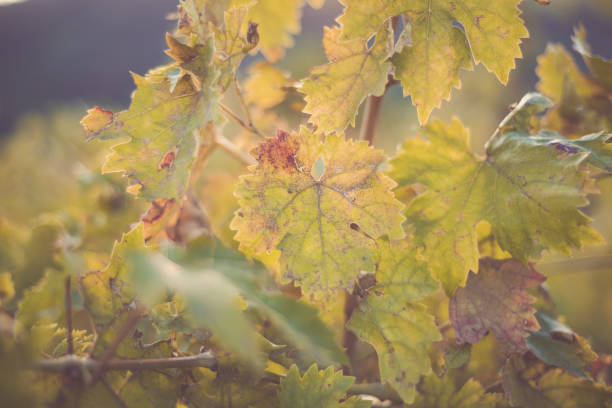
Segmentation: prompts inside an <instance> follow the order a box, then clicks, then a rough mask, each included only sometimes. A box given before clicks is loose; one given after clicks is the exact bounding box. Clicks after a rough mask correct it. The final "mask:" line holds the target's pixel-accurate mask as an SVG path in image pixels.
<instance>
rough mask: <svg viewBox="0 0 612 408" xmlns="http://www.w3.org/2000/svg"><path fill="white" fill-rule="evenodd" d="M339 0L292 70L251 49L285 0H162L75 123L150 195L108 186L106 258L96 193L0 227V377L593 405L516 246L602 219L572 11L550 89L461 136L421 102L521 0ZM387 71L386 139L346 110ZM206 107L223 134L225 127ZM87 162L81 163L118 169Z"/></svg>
mask: <svg viewBox="0 0 612 408" xmlns="http://www.w3.org/2000/svg"><path fill="white" fill-rule="evenodd" d="M309 3H310V4H311V5H312V6H313V7H318V6H321V5H322V3H323V2H322V1H314V0H312V1H310V2H309ZM342 3H343V4H344V6H345V10H344V13H343V14H342V16H340V17H339V18H338V23H339V25H338V26H334V27H331V28H326V29H325V32H324V35H323V48H324V50H325V53H326V55H327V58H328V59H329V62H328V63H327V64H325V65H321V66H317V67H314V68H312V70H311V71H310V74H309V76H308V77H307V78H305V79H303V80H302V81H296V80H294V79H292V78H290V76H289V75H288V74H286V73H285V72H283V71H281V70H280V69H278V68H277V67H275V66H274V65H272V64H274V63H276V62H277V61H278V60H279V59H280V58H282V56H283V53H284V48H286V47H288V46H291V45H292V38H291V34H296V33H297V32H299V16H300V13H301V8H302V7H303V6H304V1H303V0H295V1H293V0H292V1H285V0H283V1H281V0H252V1H247V0H181V2H180V4H179V8H178V12H177V13H176V16H175V17H176V19H177V20H178V24H177V29H176V31H175V32H174V33H173V34H167V36H166V41H167V44H168V47H169V49H168V50H167V51H166V52H167V54H168V55H169V56H170V57H171V58H172V62H171V63H169V64H167V65H164V66H161V67H158V68H155V69H152V70H150V71H149V72H148V73H146V74H145V75H144V76H140V75H136V74H134V82H135V84H136V90H135V92H134V94H133V96H132V102H131V104H130V106H129V108H128V109H127V110H125V111H122V112H118V113H114V112H111V111H108V110H105V109H102V108H99V107H95V108H93V109H90V110H89V111H88V114H87V116H85V117H84V118H83V120H82V122H81V123H82V124H83V127H84V128H85V132H86V134H87V137H88V138H89V139H98V140H113V141H114V142H115V145H114V146H113V147H112V153H111V154H110V155H109V156H108V157H107V159H106V162H105V163H104V165H103V169H102V171H103V173H104V174H107V173H121V174H122V175H123V176H125V177H126V178H127V179H128V180H129V185H128V187H127V192H128V193H131V194H133V195H137V196H138V197H139V198H140V199H141V200H142V201H144V202H146V203H147V205H149V208H148V209H147V210H146V211H145V212H144V213H142V215H141V217H140V221H138V220H137V215H136V216H135V217H134V212H135V211H136V214H138V209H134V208H132V207H131V206H128V205H124V206H123V207H120V208H119V207H113V206H111V207H110V208H107V210H108V211H107V212H109V214H113V215H114V216H116V217H119V216H121V217H123V216H127V217H134V218H132V220H133V221H134V222H135V223H134V224H133V225H132V227H131V228H130V229H129V231H128V232H126V233H125V234H124V235H123V237H122V238H121V240H119V241H118V242H116V243H115V245H114V247H113V249H112V252H111V254H110V258H109V259H108V262H106V263H104V262H101V261H100V253H99V252H100V251H101V249H100V248H101V247H102V246H103V244H100V243H97V242H96V239H101V236H103V235H105V234H111V235H112V236H115V235H114V234H118V232H119V231H120V230H121V225H120V224H121V223H115V222H113V219H114V218H113V217H112V216H111V215H108V216H107V218H108V219H107V218H105V220H106V221H105V222H102V223H101V222H96V221H95V220H92V219H89V218H87V217H85V218H78V217H72V218H71V217H68V216H66V215H65V214H64V216H62V217H60V216H57V215H56V216H54V217H50V216H48V217H46V218H43V219H41V220H39V221H38V223H39V225H38V226H37V227H36V228H34V229H32V231H31V233H30V234H29V236H28V234H18V233H16V232H15V229H17V227H15V226H13V225H10V224H8V223H6V222H4V221H3V222H2V224H0V240H2V245H1V246H0V251H2V252H0V255H2V257H1V258H0V302H1V303H0V306H1V314H0V318H1V319H0V357H1V358H2V360H3V361H7V364H4V363H3V365H2V367H1V368H0V390H2V395H3V398H4V396H5V395H7V397H6V399H5V400H8V401H16V402H15V403H14V404H13V405H15V406H17V405H19V404H23V403H25V402H26V401H27V404H29V406H36V405H37V404H40V405H47V406H58V407H59V406H78V407H89V406H90V407H95V406H104V407H114V406H117V407H126V406H127V407H132V406H133V407H141V406H143V407H149V406H151V407H158V406H161V407H202V406H207V407H208V406H212V407H259V406H261V407H264V406H265V407H284V408H288V407H313V408H314V407H335V406H338V407H360V408H361V407H363V408H365V407H368V406H370V405H371V401H372V400H374V401H375V402H374V403H375V404H380V403H383V402H382V401H384V400H389V403H390V404H394V405H403V406H408V407H455V408H457V407H459V408H461V407H491V408H493V407H504V406H521V407H527V408H529V407H548V406H550V407H556V406H563V407H578V406H580V407H594V408H595V407H598V408H600V407H612V388H610V387H609V386H608V385H606V384H605V378H604V379H603V380H602V378H601V376H599V375H598V374H599V373H600V372H602V371H605V370H604V368H606V367H608V366H609V363H610V361H609V359H606V358H605V356H599V355H597V354H596V353H594V352H593V351H592V349H591V347H590V345H589V343H588V342H587V340H586V339H584V338H582V337H580V336H579V335H578V334H576V333H574V332H573V331H572V330H571V329H570V328H568V327H567V326H565V325H564V324H562V323H560V322H559V321H558V320H559V319H558V318H557V317H556V316H555V313H554V310H553V308H552V307H550V305H546V301H545V298H544V297H542V296H539V295H538V293H539V292H537V291H536V290H535V289H540V290H542V288H541V284H542V283H543V282H544V281H545V279H546V278H545V276H543V275H542V274H540V273H539V272H538V271H537V265H536V264H534V262H535V261H537V260H538V258H539V257H540V256H541V254H542V252H543V251H557V252H561V253H569V252H570V251H571V250H573V249H580V248H581V247H582V246H583V245H587V244H596V243H599V242H601V237H600V236H599V234H598V233H597V232H596V231H595V230H594V229H593V228H592V227H591V225H590V224H591V219H590V218H589V217H588V216H586V215H585V214H584V213H583V212H582V210H581V209H582V208H583V207H585V206H586V205H587V204H588V199H587V195H588V194H589V193H594V192H596V185H595V181H596V177H597V176H600V175H603V174H606V173H609V172H610V171H612V145H610V144H609V139H610V135H608V134H606V133H605V131H606V130H608V129H609V126H610V120H611V118H610V116H609V115H610V114H609V112H610V111H611V109H610V106H609V104H610V97H609V96H610V92H611V89H612V86H611V85H610V78H611V77H612V75H611V73H612V62H610V61H606V60H604V59H602V58H601V57H598V56H594V55H592V54H591V51H590V50H589V47H588V45H587V43H586V37H585V33H584V30H582V29H580V30H578V31H577V32H576V35H575V38H574V43H575V48H576V50H577V51H578V52H579V53H580V54H582V56H583V57H584V59H585V62H586V64H587V65H588V67H589V69H590V74H584V73H582V72H580V70H579V69H578V68H577V67H576V65H575V64H574V63H573V61H572V60H571V57H570V56H569V54H568V53H567V52H566V51H564V50H563V49H562V48H561V47H560V46H551V47H550V48H549V49H548V50H547V52H546V54H545V55H544V56H542V57H541V59H540V65H539V68H538V73H539V75H540V78H541V82H540V84H539V88H540V91H541V92H542V93H544V94H546V95H548V96H544V95H542V94H539V93H531V94H527V95H526V96H525V97H524V98H523V99H522V100H521V101H520V102H518V103H517V104H516V105H515V106H514V107H513V108H512V110H511V112H510V113H509V114H508V116H507V117H506V118H504V119H503V120H502V122H501V123H500V125H499V127H498V129H497V130H496V131H495V133H494V134H493V135H492V136H491V138H490V139H489V141H488V142H487V144H486V146H485V150H484V155H483V156H480V155H477V154H476V153H474V152H473V151H472V149H471V147H470V143H469V131H468V130H467V129H466V128H465V127H464V126H463V124H462V123H461V122H460V121H459V120H458V119H453V120H452V121H451V123H444V122H441V121H438V120H433V121H428V119H429V116H430V114H431V112H432V110H433V109H434V108H435V107H436V106H438V105H439V104H440V102H441V100H443V99H446V98H448V97H449V95H450V90H451V88H452V87H459V85H460V81H459V77H458V72H459V70H460V68H465V69H470V68H471V67H472V64H473V63H476V64H477V63H480V62H482V63H483V64H484V65H485V66H486V67H487V69H489V70H490V71H491V72H493V73H494V74H495V75H496V76H497V77H498V78H499V79H500V81H501V82H502V83H505V82H507V80H508V75H509V72H510V70H511V69H512V68H513V67H514V59H515V58H518V57H520V56H521V52H520V48H519V44H520V41H521V39H522V38H525V37H527V35H528V34H527V30H526V28H525V27H524V25H523V23H522V21H521V19H520V17H519V14H520V11H519V9H518V7H517V6H518V3H519V1H518V0H500V1H496V2H487V1H481V0H456V1H449V2H431V1H424V0H422V1H421V0H401V1H391V0H388V1H387V0H383V1H369V0H368V1H363V0H344V1H342ZM258 51H261V53H262V54H263V55H264V57H265V58H266V59H267V62H258V63H256V64H254V65H253V66H252V67H251V68H250V70H249V78H248V79H247V81H246V82H245V86H244V88H245V94H244V95H243V92H242V90H241V86H240V83H239V81H238V79H237V71H238V69H239V67H240V66H241V63H242V60H243V59H244V58H245V57H246V56H247V54H249V53H256V52H258ZM395 83H400V84H401V86H402V87H403V89H404V93H405V94H406V95H410V96H411V100H412V102H413V103H414V105H415V106H416V109H417V111H418V114H419V120H420V122H421V124H422V125H423V127H422V128H421V129H420V132H419V133H420V134H419V135H418V136H417V137H414V138H409V139H407V140H406V142H405V143H404V145H403V146H402V148H401V150H400V151H399V152H398V153H397V155H396V156H395V157H393V158H392V159H391V160H390V161H389V162H388V158H387V157H386V156H385V154H384V153H383V152H382V151H381V150H377V149H375V148H374V147H372V146H371V145H370V144H371V143H370V142H371V141H372V136H373V135H372V134H370V135H368V134H367V132H366V134H365V136H364V139H365V140H359V141H356V140H351V139H347V138H346V137H345V136H344V134H343V132H344V131H345V130H346V128H347V127H348V126H349V125H350V124H354V123H355V118H356V115H357V113H358V110H359V107H360V105H361V104H362V102H363V101H364V100H365V99H366V98H368V101H372V100H374V99H373V98H376V97H381V96H382V95H383V94H384V93H385V91H386V89H387V88H388V87H390V86H393V85H394V84H395ZM296 93H297V94H298V95H296ZM232 94H234V95H233V96H234V98H235V99H236V100H237V101H238V102H239V103H240V105H241V106H242V107H243V109H244V116H245V119H244V120H243V119H241V118H240V117H239V115H237V114H236V113H234V112H233V111H232V110H231V109H230V108H229V107H228V106H227V101H228V100H229V99H231V97H232ZM300 95H302V96H303V100H304V103H303V104H302V105H301V107H302V109H301V110H302V111H303V112H304V113H307V114H309V117H308V121H309V123H310V125H308V124H303V125H302V126H300V127H299V129H298V130H296V131H292V132H286V131H284V130H280V129H278V128H279V127H280V126H279V123H282V118H280V117H279V116H278V110H279V109H278V108H279V107H280V106H283V105H288V106H295V105H296V104H295V103H293V102H295V98H299V97H300ZM549 97H550V99H549ZM292 98H294V99H293V102H292ZM368 103H369V102H368ZM298 105H299V104H298ZM372 111H374V110H372ZM225 117H228V118H230V119H233V120H235V121H236V122H237V123H238V124H239V125H240V126H241V128H242V132H241V133H240V134H238V135H233V137H226V136H225V135H224V130H225V129H226V128H229V126H227V127H226V126H225V125H226V120H225ZM366 119H367V120H368V121H372V120H374V119H375V118H374V117H366ZM275 128H276V129H277V135H276V137H270V138H265V137H263V135H264V134H266V133H268V132H269V131H270V130H272V129H275ZM593 132H594V133H593ZM258 138H260V139H262V138H263V140H258ZM251 147H252V148H253V149H252V150H251V152H250V155H248V154H247V153H246V152H245V149H248V148H251ZM220 152H221V153H222V154H229V155H230V157H232V158H234V159H236V160H237V163H238V164H239V166H237V170H232V169H231V165H228V164H227V163H226V162H227V160H225V159H227V157H223V156H222V159H223V160H224V162H223V164H224V165H225V167H224V168H225V169H227V173H226V174H225V176H223V177H227V178H222V179H221V180H222V181H221V182H219V180H217V181H216V182H215V178H216V177H217V174H218V173H214V171H213V169H212V168H211V167H212V166H211V162H212V161H214V160H215V157H217V156H216V155H218V154H219V153H220ZM389 164H390V167H389ZM244 166H248V168H247V169H245V168H244ZM241 173H242V175H241V176H240V177H238V175H239V174H241ZM104 177H105V178H102V179H97V180H95V181H93V182H92V183H94V184H96V183H99V184H104V183H106V184H110V185H112V186H115V185H116V184H114V183H115V182H114V181H113V182H111V180H112V178H111V177H110V176H108V175H106V176H104ZM106 177H108V178H106ZM221 184H226V186H222V185H221ZM228 186H229V189H228ZM113 191H114V193H115V196H116V197H118V198H117V199H118V200H120V201H121V202H124V201H123V200H128V199H127V198H126V197H125V194H124V193H123V192H121V191H115V190H113ZM232 193H233V194H234V195H233V196H232ZM128 207H129V208H128ZM228 208H229V210H228ZM233 210H235V212H233V214H232V213H231V211H233ZM74 218H78V219H76V220H75V219H74ZM230 218H231V220H230ZM109 219H110V221H109ZM101 224H103V225H105V226H106V228H102V227H100V225H101ZM117 225H120V226H119V227H117ZM113 227H114V228H113ZM117 228H119V231H117V230H116V229H117ZM230 231H231V232H230ZM232 234H233V238H234V240H231V235H232ZM15 236H20V237H22V238H20V240H21V242H18V243H16V242H14V239H12V237H15ZM232 246H234V247H235V248H232ZM34 254H35V256H34ZM440 310H442V312H440ZM338 312H340V313H338ZM445 317H446V318H448V319H449V321H448V322H446V323H445V321H444V320H442V319H444V318H445ZM341 337H343V338H342V340H343V346H344V348H345V350H343V347H341V346H340V344H339V340H340V339H341ZM487 342H489V343H491V342H492V344H493V346H491V347H490V349H486V348H485V346H486V344H487ZM486 347H488V346H486ZM483 350H484V351H483ZM492 358H495V359H498V360H499V361H501V363H500V364H499V366H498V367H495V369H494V370H493V371H494V372H493V375H492V376H491V378H490V380H491V381H490V383H489V385H487V387H486V388H485V387H484V386H483V385H482V383H481V380H480V379H482V372H484V371H485V367H486V364H487V362H488V361H489V360H491V359H492ZM371 361H373V363H371ZM595 363H597V364H595ZM502 365H503V367H502ZM319 367H322V369H321V370H320V369H319ZM602 367H604V368H602ZM341 369H342V371H341ZM349 373H350V374H352V375H353V376H348V375H345V374H349ZM366 380H369V382H366ZM32 390H34V392H32ZM362 396H369V397H368V398H365V397H362Z"/></svg>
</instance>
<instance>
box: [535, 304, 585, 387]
mask: <svg viewBox="0 0 612 408" xmlns="http://www.w3.org/2000/svg"><path fill="white" fill-rule="evenodd" d="M536 317H537V319H538V323H539V324H540V327H541V329H540V330H539V331H534V332H532V333H531V334H530V335H529V337H528V338H527V339H526V341H527V347H529V350H530V351H531V352H532V353H533V354H535V355H536V357H538V358H539V359H540V360H542V361H543V362H545V363H546V364H551V365H554V366H557V367H561V368H563V369H565V370H567V371H569V372H571V373H573V374H575V375H578V376H581V377H583V378H588V377H587V372H588V371H587V366H588V365H589V364H590V363H592V362H593V361H595V360H597V354H595V353H594V352H593V350H591V346H590V345H589V343H588V341H587V340H586V339H584V338H582V337H580V336H579V335H577V334H576V333H574V332H573V331H572V330H571V329H570V328H569V327H567V326H566V325H564V324H563V323H560V322H558V321H556V320H554V319H553V318H552V317H550V316H549V315H547V314H544V313H541V312H539V313H536Z"/></svg>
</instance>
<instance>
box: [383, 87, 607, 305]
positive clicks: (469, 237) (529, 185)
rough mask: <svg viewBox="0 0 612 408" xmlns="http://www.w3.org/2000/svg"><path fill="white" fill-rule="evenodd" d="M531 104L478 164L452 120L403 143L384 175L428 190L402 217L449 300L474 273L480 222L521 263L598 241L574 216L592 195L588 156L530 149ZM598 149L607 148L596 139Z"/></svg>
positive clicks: (507, 122) (551, 147)
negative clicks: (545, 252) (586, 168)
mask: <svg viewBox="0 0 612 408" xmlns="http://www.w3.org/2000/svg"><path fill="white" fill-rule="evenodd" d="M532 102H533V103H540V102H541V97H539V96H537V95H534V94H528V95H526V96H525V97H524V98H523V101H522V102H521V103H519V104H518V105H517V108H516V109H515V110H514V111H513V112H512V113H511V114H510V115H509V116H508V117H507V118H506V119H504V121H503V122H502V125H501V126H500V130H499V131H498V132H497V133H496V135H495V136H494V137H493V138H492V139H491V140H490V141H489V142H488V143H487V145H486V151H485V157H484V158H480V157H478V156H477V155H475V154H474V153H472V151H471V150H470V147H469V140H468V138H469V133H468V131H467V129H465V128H464V127H463V125H462V124H461V123H460V122H459V121H458V120H457V119H453V121H452V122H451V124H450V125H445V124H444V123H442V122H439V121H435V122H432V123H430V124H429V125H428V126H426V127H425V128H424V129H423V130H422V131H421V133H422V134H423V135H424V136H426V137H427V139H428V141H425V140H423V139H420V138H414V139H409V140H407V141H406V142H405V144H404V148H403V151H402V152H400V153H399V154H398V156H397V157H396V158H395V159H393V160H392V161H391V165H392V170H391V171H390V176H391V177H392V178H393V179H394V180H396V181H397V182H398V183H399V187H405V186H408V185H411V184H415V183H420V184H422V185H424V186H425V187H427V190H426V191H425V192H424V193H423V194H421V195H419V196H418V197H416V198H415V199H413V200H412V201H411V202H410V204H409V206H408V209H407V215H408V220H409V221H410V222H411V223H413V224H414V227H415V229H416V230H415V238H416V241H417V243H419V242H420V243H422V244H423V245H424V246H425V253H424V255H425V256H426V257H427V258H428V259H429V265H430V268H431V270H432V271H434V273H435V275H436V277H437V278H438V279H439V280H440V281H441V283H442V285H443V286H444V288H445V290H446V292H447V293H448V294H452V292H453V291H454V289H455V288H456V287H457V286H458V285H462V284H463V283H464V281H465V277H466V273H467V272H468V271H469V270H472V271H474V272H476V271H477V270H478V258H479V251H478V243H477V234H476V229H475V228H476V226H477V224H478V223H479V222H480V221H483V220H484V221H487V222H488V223H489V224H490V225H491V228H492V231H493V233H494V235H495V238H496V240H497V241H498V243H499V246H500V247H501V249H503V250H505V251H508V252H509V253H510V254H511V255H512V256H513V257H514V258H517V259H518V260H520V261H522V262H526V261H527V259H530V258H535V257H538V256H539V255H540V254H541V252H542V251H543V250H545V249H549V250H557V251H560V252H563V253H569V251H570V249H572V248H580V247H581V246H582V245H584V244H594V243H598V242H600V240H601V238H600V237H599V234H597V232H595V231H594V230H593V229H592V228H591V227H590V226H589V223H590V219H589V218H588V217H586V216H585V215H584V214H583V213H582V212H581V211H580V210H578V208H580V207H583V206H585V205H586V204H587V203H588V201H587V199H586V194H587V193H588V192H593V191H594V190H593V182H592V181H591V180H590V179H589V178H588V175H587V173H585V172H584V171H582V167H583V165H584V164H585V162H586V161H587V160H588V154H587V153H585V152H583V151H581V150H578V151H574V150H573V149H569V150H568V149H561V150H560V149H558V148H557V145H555V144H548V143H547V144H538V143H535V142H534V141H537V140H538V138H539V137H540V136H538V135H535V136H534V135H533V134H531V133H530V132H528V131H527V130H529V129H526V128H525V127H526V126H527V125H528V122H529V121H528V120H527V118H528V115H525V110H527V111H528V112H531V109H532V108H533V105H532V104H531V103H532ZM537 110H538V109H536V111H537ZM547 135H548V136H550V134H547ZM557 139H559V140H563V143H566V142H565V140H564V138H563V137H562V136H557ZM568 143H569V142H568ZM598 143H601V144H600V146H599V149H601V150H602V151H605V150H607V146H603V143H604V139H603V138H600V139H599V141H598ZM451 170H452V171H451Z"/></svg>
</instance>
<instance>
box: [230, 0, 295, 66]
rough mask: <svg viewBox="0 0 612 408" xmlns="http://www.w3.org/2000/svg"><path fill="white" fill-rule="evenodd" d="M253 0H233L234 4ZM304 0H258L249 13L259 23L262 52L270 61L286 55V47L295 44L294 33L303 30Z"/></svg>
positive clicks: (252, 19)
mask: <svg viewBox="0 0 612 408" xmlns="http://www.w3.org/2000/svg"><path fill="white" fill-rule="evenodd" d="M251 2H252V0H233V4H243V3H251ZM303 5H304V0H257V2H256V3H255V4H254V5H253V6H252V7H251V9H250V10H249V13H248V17H247V18H248V19H249V20H251V21H253V22H254V23H257V25H258V31H259V38H260V40H259V45H260V49H261V53H262V54H263V55H264V57H266V59H267V60H268V61H270V62H276V61H278V60H279V59H281V58H282V57H283V55H285V48H290V47H292V46H293V38H292V37H291V35H292V34H298V33H299V32H300V30H301V26H300V18H301V17H302V6H303Z"/></svg>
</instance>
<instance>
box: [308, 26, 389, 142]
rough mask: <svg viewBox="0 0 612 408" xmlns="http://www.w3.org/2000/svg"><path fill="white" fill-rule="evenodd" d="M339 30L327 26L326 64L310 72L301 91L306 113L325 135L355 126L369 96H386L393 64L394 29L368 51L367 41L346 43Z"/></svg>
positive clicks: (378, 37)
mask: <svg viewBox="0 0 612 408" xmlns="http://www.w3.org/2000/svg"><path fill="white" fill-rule="evenodd" d="M339 36H340V28H339V27H333V28H329V27H325V33H324V36H323V48H324V49H325V54H326V55H327V59H328V60H329V61H330V62H329V63H328V64H326V65H320V66H317V67H314V68H312V69H311V70H310V76H309V77H308V78H306V79H304V81H303V83H302V88H301V92H303V93H304V94H305V95H306V96H305V97H304V99H305V100H306V106H305V107H304V109H303V112H305V113H309V114H311V116H310V119H309V121H310V122H311V123H313V124H314V125H316V126H317V128H318V130H319V131H321V132H324V133H331V132H342V131H344V129H346V127H347V126H349V124H350V125H351V126H355V116H356V115H357V110H358V109H359V106H360V105H361V103H362V102H363V100H364V99H365V98H366V97H367V96H368V95H378V96H380V95H382V94H383V93H384V92H385V86H386V84H387V74H388V73H389V70H390V69H391V64H390V63H388V62H386V60H387V58H388V57H389V56H390V55H391V52H392V50H393V30H392V29H391V26H390V24H386V25H385V26H384V27H382V28H381V29H380V31H378V34H377V35H376V40H375V42H374V45H372V47H371V48H368V46H367V41H365V40H360V39H356V40H351V41H347V42H342V41H340V39H339Z"/></svg>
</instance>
